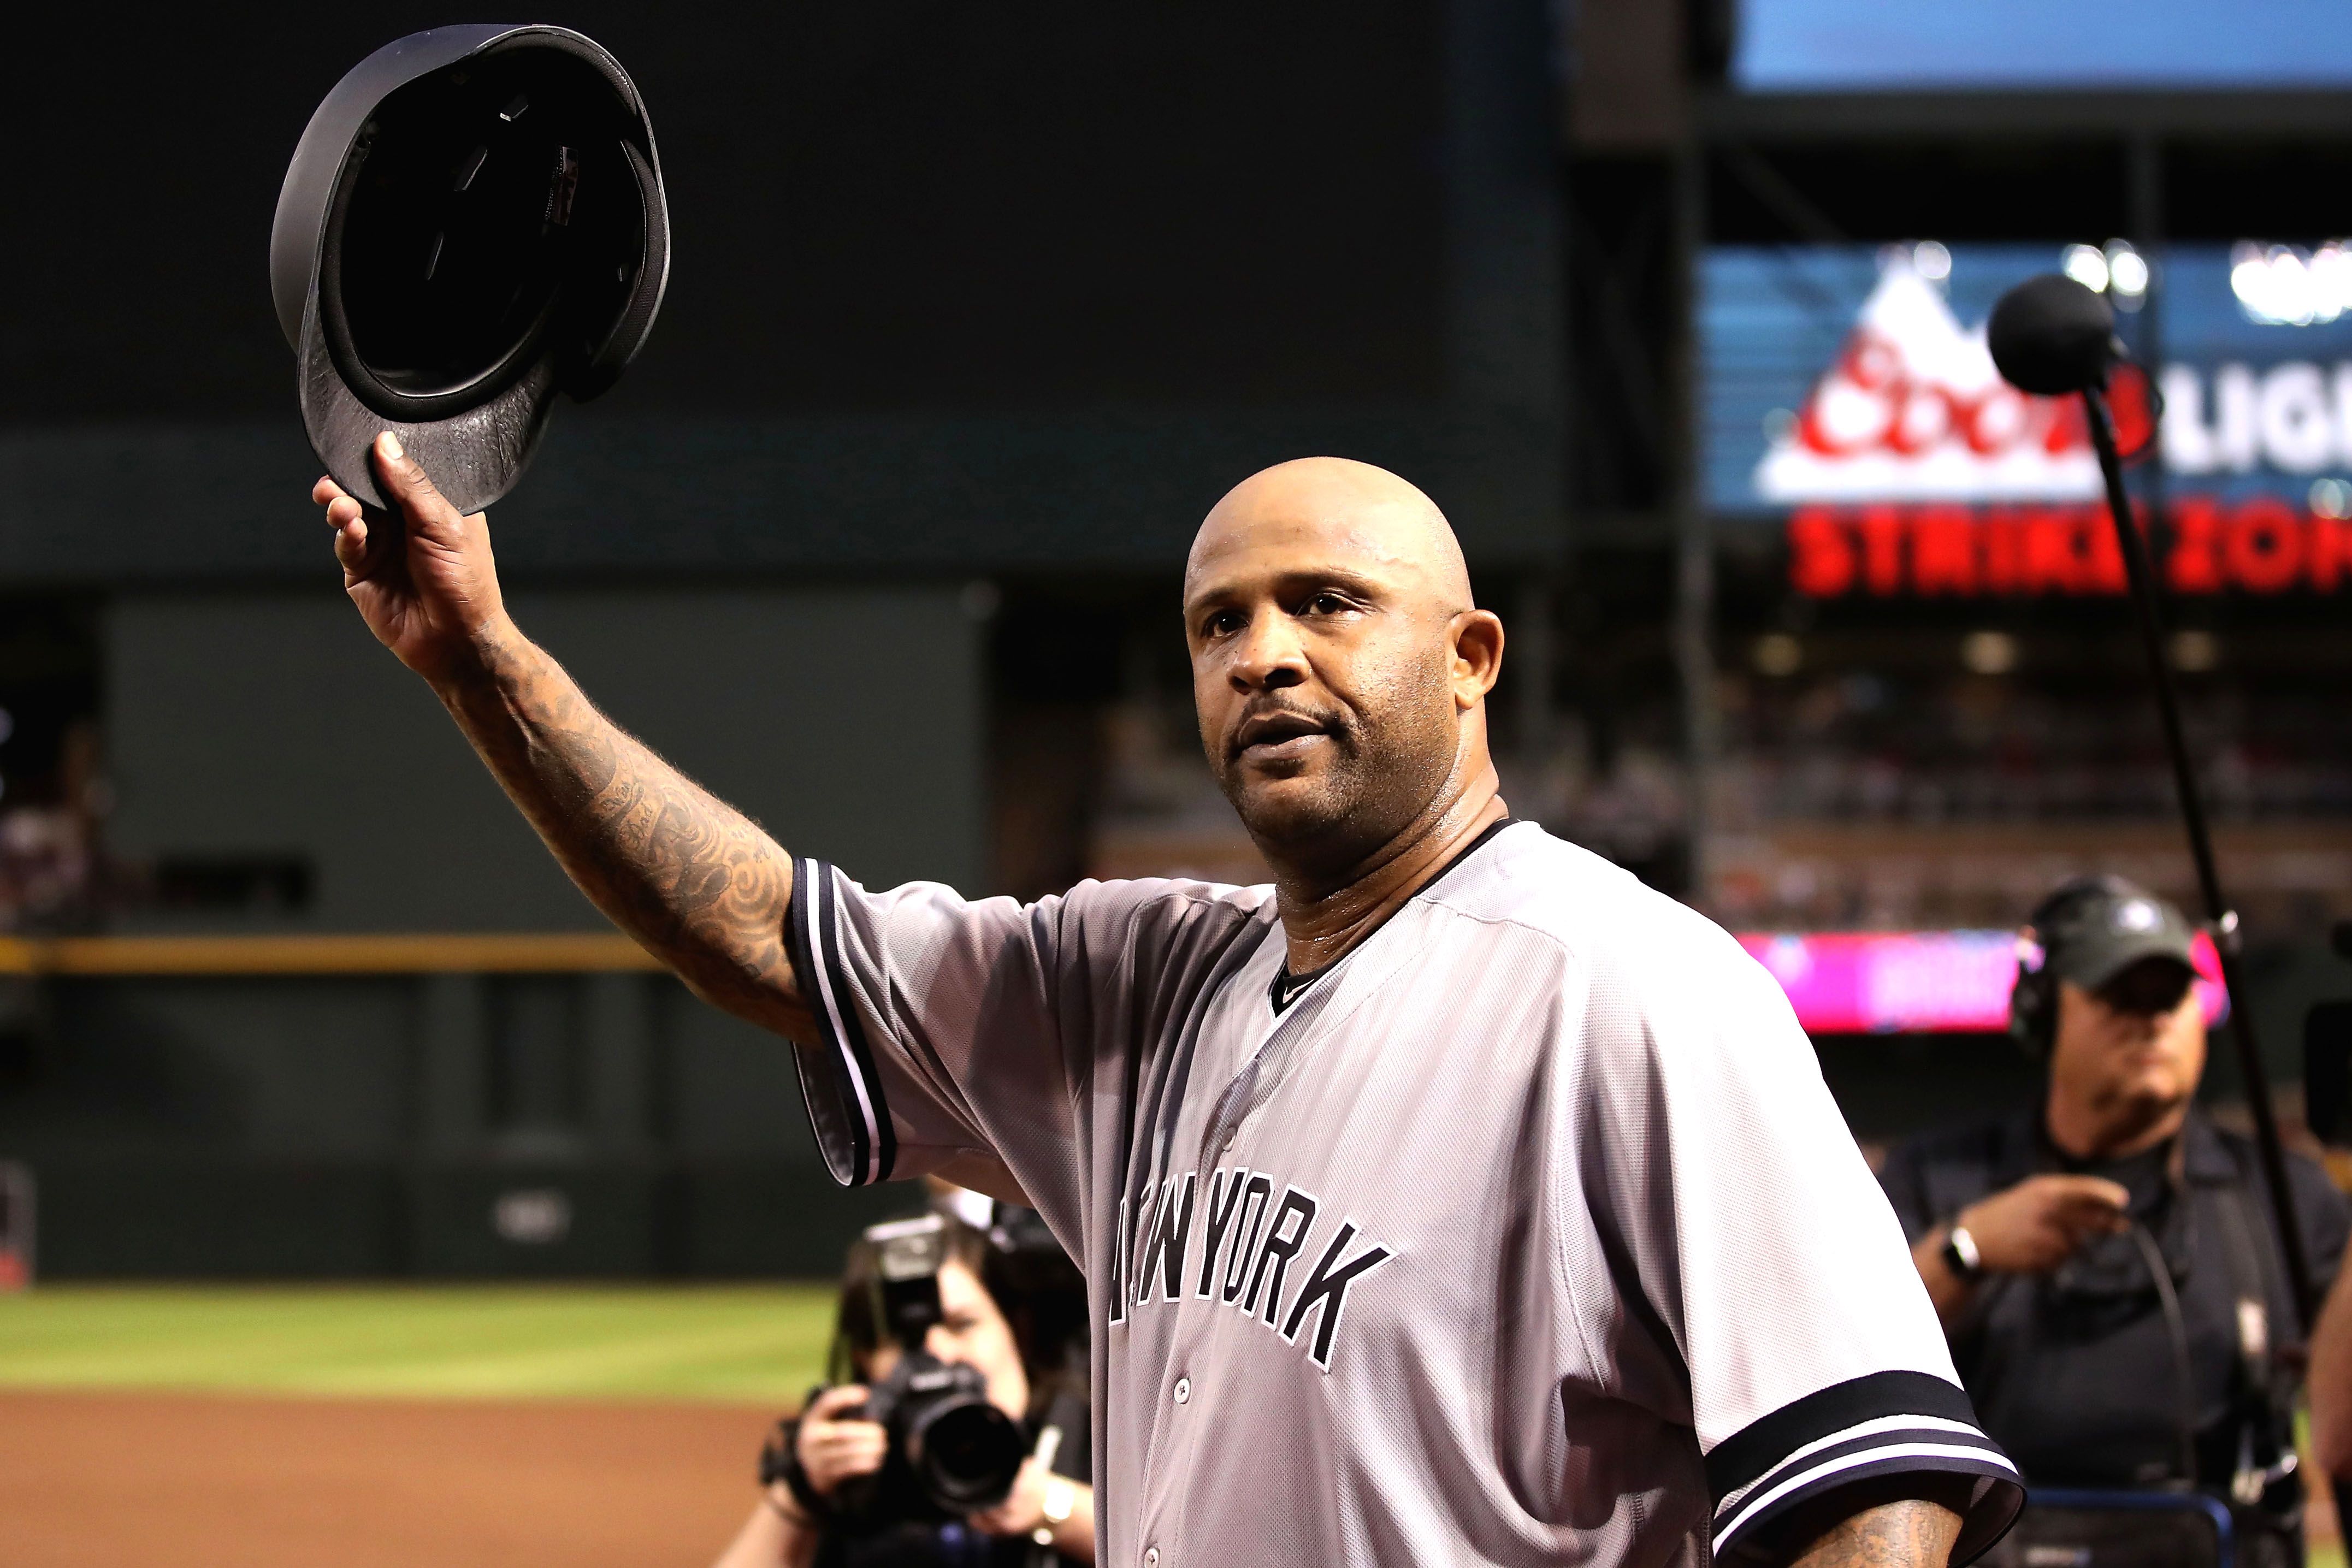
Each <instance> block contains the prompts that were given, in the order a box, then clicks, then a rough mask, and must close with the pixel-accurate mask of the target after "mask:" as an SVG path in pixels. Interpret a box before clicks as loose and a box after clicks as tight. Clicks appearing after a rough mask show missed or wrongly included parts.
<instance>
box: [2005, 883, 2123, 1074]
mask: <svg viewBox="0 0 2352 1568" xmlns="http://www.w3.org/2000/svg"><path fill="white" fill-rule="evenodd" d="M2151 896H2153V895H2152V894H2149V893H2148V891H2147V889H2146V888H2144V887H2142V886H2140V885H2139V883H2136V882H2134V881H2132V880H2131V879H2130V878H2129V877H2123V876H2115V875H2112V874H2107V873H2102V874H2100V875H2097V876H2078V877H2074V878H2072V879H2070V880H2068V881H2066V882H2064V883H2060V884H2059V886H2058V888H2057V889H2056V891H2054V892H2053V893H2052V894H2050V896H2048V897H2047V898H2044V899H2043V900H2042V902H2041V903H2040V904H2035V905H2034V906H2033V913H2032V914H2031V915H2027V916H2026V917H2025V925H2023V926H2022V927H2021V929H2020V930H2019V931H2018V933H2017V982H2016V984H2015V985H2013V986H2011V988H2010V992H2009V1033H2010V1038H2011V1039H2012V1040H2016V1041H2017V1044H2018V1048H2019V1049H2020V1050H2021V1051H2024V1052H2025V1054H2026V1056H2027V1057H2028V1058H2029V1059H2031V1060H2032V1061H2036V1062H2047V1061H2049V1060H2050V1051H2051V1047H2052V1046H2053V1045H2054V1044H2055V1043H2056V1042H2057V1038H2058V976H2057V973H2056V972H2055V971H2054V970H2053V969H2052V968H2051V967H2050V960H2051V959H2052V957H2053V956H2055V955H2056V954H2057V952H2058V950H2059V949H2060V948H2061V947H2063V946H2065V945H2066V944H2067V943H2069V942H2071V941H2073V940H2074V938H2075V936H2077V934H2078V933H2079V930H2080V925H2081V917H2082V915H2083V913H2084V911H2085V910H2086V909H2088V908H2089V907H2090V906H2091V905H2093V904H2105V903H2108V902H2110V901H2112V900H2116V899H2125V898H2147V897H2151Z"/></svg>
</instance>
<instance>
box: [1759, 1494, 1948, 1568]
mask: <svg viewBox="0 0 2352 1568" xmlns="http://www.w3.org/2000/svg"><path fill="white" fill-rule="evenodd" d="M1959 1534H1960V1518H1959V1515H1958V1514H1956V1513H1954V1512H1953V1511H1951V1510H1950V1509H1948V1508H1946V1507H1944V1506H1943V1505H1942V1504H1941V1503H1934V1502H1927V1501H1922V1500H1917V1499H1905V1500H1902V1501H1899V1502H1888V1503H1881V1504H1880V1505H1879V1506H1878V1507H1876V1508H1869V1509H1864V1510H1863V1511H1861V1512H1859V1513H1856V1514H1853V1516H1851V1517H1850V1518H1848V1519H1846V1520H1845V1521H1843V1522H1841V1523H1839V1524H1836V1525H1833V1526H1832V1527H1831V1529H1830V1530H1829V1531H1828V1532H1827V1533H1825V1534H1823V1535H1822V1536H1821V1537H1820V1538H1819V1539H1817V1540H1815V1541H1814V1542H1812V1544H1811V1545H1810V1546H1807V1547H1805V1548H1804V1549H1803V1550H1802V1551H1801V1552H1798V1553H1797V1555H1796V1557H1795V1558H1794V1559H1792V1568H1944V1564H1945V1563H1946V1562H1947V1561H1948V1559H1949V1558H1950V1557H1951V1554H1952V1542H1955V1541H1957V1540H1958V1539H1959Z"/></svg>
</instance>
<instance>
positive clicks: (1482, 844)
mask: <svg viewBox="0 0 2352 1568" xmlns="http://www.w3.org/2000/svg"><path fill="white" fill-rule="evenodd" d="M1515 820H1516V819H1514V818H1511V817H1508V816H1504V817H1498V818H1496V820H1495V821H1491V822H1489V823H1487V824H1486V828H1485V829H1484V830H1483V831H1480V833H1479V834H1478V836H1477V837H1476V838H1475V839H1472V840H1471V841H1469V842H1468V843H1466V844H1465V845H1463V846H1462V851H1461V852H1460V853H1459V854H1457V855H1455V856H1454V858H1453V859H1452V860H1450V861H1447V862H1445V863H1444V865H1442V866H1439V867H1438V868H1437V872H1436V874H1434V875H1433V876H1432V877H1431V878H1430V879H1429V880H1428V881H1427V882H1424V883H1422V884H1421V885H1420V886H1419V887H1416V888H1414V889H1413V890H1412V898H1408V899H1406V900H1405V901H1404V904H1411V903H1412V899H1413V898H1419V897H1420V896H1421V895H1422V894H1424V893H1427V892H1428V891H1429V890H1430V889H1431V888H1433V887H1435V886H1436V885H1437V884H1438V883H1441V882H1444V880H1445V879H1446V878H1447V877H1449V876H1452V875H1453V874H1454V867H1456V866H1458V865H1460V864H1461V863H1462V862H1464V861H1466V860H1468V859H1469V858H1470V857H1471V856H1472V855H1475V854H1476V853H1477V852H1479V851H1480V850H1482V849H1484V848H1486V841H1488V840H1489V839H1492V838H1493V837H1494V836H1495V835H1496V833H1499V832H1501V831H1503V830H1504V829H1505V828H1507V827H1509V826H1511V825H1512V823H1513V821H1515ZM1404 904H1398V905H1397V909H1402V908H1403V907H1404ZM1397 909H1391V910H1390V911H1389V912H1388V914H1387V915H1382V916H1381V925H1387V924H1388V923H1389V921H1390V920H1391V919H1392V918H1394V917H1395V915H1396V912H1397ZM1381 925H1375V926H1373V927H1372V931H1378V930H1379V929H1380V928H1381ZM1372 931H1367V932H1365V933H1364V934H1363V936H1359V937H1357V938H1356V942H1355V946H1351V947H1349V949H1348V951H1347V952H1346V953H1342V954H1340V955H1339V956H1338V957H1336V958H1334V959H1332V960H1331V961H1330V962H1329V963H1328V964H1325V965H1323V966H1321V967H1318V968H1313V969H1309V970H1307V973H1305V974H1303V975H1294V974H1292V973H1291V972H1290V961H1289V960H1288V959H1287V958H1286V959H1284V960H1283V964H1282V967H1281V968H1279V969H1276V971H1275V972H1274V982H1273V984H1271V985H1270V986H1268V987H1267V988H1266V998H1267V999H1268V1000H1269V1001H1271V1002H1272V1003H1273V1004H1274V1010H1275V1011H1276V1012H1277V1013H1279V1012H1281V1011H1282V1010H1283V1009H1285V1008H1287V1007H1288V1006H1289V1005H1290V1004H1291V1003H1293V1002H1295V1001H1297V999H1298V998H1300V997H1302V996H1305V995H1306V994H1307V989H1308V988H1310V987H1312V986H1313V985H1314V984H1315V982H1316V981H1318V980H1319V979H1321V978H1322V977H1324V976H1326V975H1328V974H1329V973H1330V972H1331V971H1332V970H1334V969H1336V968H1338V967H1339V966H1340V965H1341V964H1344V963H1346V962H1347V961H1348V957H1349V954H1352V953H1354V952H1355V951H1356V949H1357V948H1358V947H1361V946H1363V945H1364V944H1365V943H1366V942H1367V941H1369V940H1370V937H1371V935H1372Z"/></svg>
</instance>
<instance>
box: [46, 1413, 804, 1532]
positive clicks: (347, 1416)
mask: <svg viewBox="0 0 2352 1568" xmlns="http://www.w3.org/2000/svg"><path fill="white" fill-rule="evenodd" d="M773 1418H774V1417H773V1413H772V1412H771V1411H767V1410H764V1409H760V1408H755V1407H750V1406H724V1405H660V1404H586V1403H573V1402H570V1401H536V1402H532V1403H530V1404H499V1403H487V1402H474V1401H433V1402H421V1401H419V1402H409V1401H399V1400H326V1399H261V1398H249V1397H239V1396H203V1395H197V1396H180V1395H173V1396H152V1395H116V1394H47V1393H7V1394H0V1537H5V1549H0V1559H5V1562H6V1563H7V1564H8V1568H121V1565H122V1564H125V1563H173V1564H174V1565H175V1568H298V1565H299V1568H316V1565H317V1564H319V1563H335V1564H337V1565H338V1568H421V1565H426V1564H429V1565H431V1568H491V1565H493V1564H497V1565H499V1568H522V1565H526V1564H527V1565H530V1568H624V1565H626V1568H658V1565H662V1564H681V1565H686V1564H700V1563H709V1561H710V1560H711V1559H712V1558H713V1557H715V1556H717V1555H718V1553H719V1549H720V1548H721V1547H722V1546H724V1545H725V1544H726V1542H727V1541H728V1539H729V1538H730V1536H731V1535H732V1534H733V1532H734V1531H735V1529H736V1528H737V1526H739V1525H740V1523H741V1522H742V1521H743V1516H744V1515H745V1514H746V1513H747V1512H748V1511H750V1510H751V1506H752V1504H753V1503H754V1502H755V1501H756V1500H757V1495H758V1494H757V1491H756V1489H755V1486H754V1484H753V1482H752V1480H751V1470H752V1463H753V1458H754V1456H755V1454H756V1453H757V1450H758V1448H759V1443H760V1438H761V1432H762V1429H763V1428H764V1427H765V1426H766V1425H767V1423H768V1422H769V1421H771V1420H772V1419H773Z"/></svg>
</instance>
